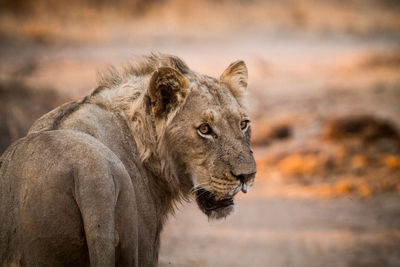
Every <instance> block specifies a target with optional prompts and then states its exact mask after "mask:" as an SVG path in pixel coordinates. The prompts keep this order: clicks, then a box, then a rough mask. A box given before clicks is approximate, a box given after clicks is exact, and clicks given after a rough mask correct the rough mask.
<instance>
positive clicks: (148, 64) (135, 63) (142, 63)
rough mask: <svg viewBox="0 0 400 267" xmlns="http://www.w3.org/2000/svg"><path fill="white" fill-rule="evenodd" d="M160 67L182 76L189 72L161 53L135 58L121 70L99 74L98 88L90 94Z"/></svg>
mask: <svg viewBox="0 0 400 267" xmlns="http://www.w3.org/2000/svg"><path fill="white" fill-rule="evenodd" d="M160 67H171V68H174V69H176V70H178V71H180V72H181V73H182V74H188V73H189V72H190V69H189V67H188V66H187V65H186V63H185V62H184V61H183V60H182V59H180V58H178V57H176V56H172V55H166V54H161V53H151V54H150V55H148V56H137V57H135V58H134V59H133V60H132V62H131V63H129V64H128V65H126V66H125V67H123V68H122V69H118V68H116V67H114V66H110V67H108V69H107V70H106V71H105V72H103V73H100V74H99V79H98V83H97V84H98V87H97V88H96V89H95V90H94V91H93V92H92V95H95V94H97V93H99V92H100V91H102V90H103V89H105V88H109V89H111V88H113V87H116V86H118V85H120V84H122V83H123V82H124V81H126V80H127V79H129V78H130V77H132V76H144V75H148V74H151V73H153V72H154V71H155V70H156V69H158V68H160Z"/></svg>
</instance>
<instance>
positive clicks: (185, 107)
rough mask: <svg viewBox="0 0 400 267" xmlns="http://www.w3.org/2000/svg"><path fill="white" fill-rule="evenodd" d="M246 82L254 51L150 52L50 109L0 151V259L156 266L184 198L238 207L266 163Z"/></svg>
mask: <svg viewBox="0 0 400 267" xmlns="http://www.w3.org/2000/svg"><path fill="white" fill-rule="evenodd" d="M246 87H247V68H246V65H245V64H244V62H243V61H237V62H234V63H232V64H231V65H230V66H229V67H228V68H227V69H226V70H225V72H224V73H223V74H222V75H221V77H220V79H214V78H211V77H208V76H205V75H201V74H199V73H196V72H194V71H192V70H190V69H189V68H188V67H187V65H186V64H185V63H184V62H183V61H182V60H180V59H179V58H177V57H174V56H166V55H151V56H148V57H143V58H142V59H140V60H138V62H137V63H136V64H135V65H131V66H130V67H129V68H127V69H126V70H125V71H124V72H118V71H115V70H111V71H110V73H109V74H108V75H105V76H103V78H102V79H101V80H100V82H99V86H98V87H97V89H95V90H94V91H93V92H92V94H91V95H89V96H87V97H85V98H84V99H82V100H80V101H76V102H70V103H67V104H64V105H62V106H60V107H58V108H56V109H55V110H53V111H51V112H49V113H47V114H46V115H44V116H43V117H41V118H40V119H39V120H37V121H36V122H35V123H34V125H33V126H32V128H31V129H30V131H29V133H28V135H27V136H26V137H24V138H22V139H20V140H18V141H17V142H15V143H14V144H13V145H11V146H10V147H9V148H8V149H7V150H6V151H5V153H4V154H3V155H2V157H1V158H0V164H1V169H0V218H1V225H0V237H1V238H0V260H1V265H5V266H9V265H23V266H38V265H40V266H42V265H43V266H64V265H68V266H81V265H88V264H89V263H90V265H93V266H113V265H119V266H155V265H156V264H157V258H158V249H159V236H160V231H161V229H162V226H163V223H164V222H165V220H166V217H167V214H168V213H169V212H171V210H172V208H173V205H174V202H175V201H177V200H180V199H186V198H188V197H189V196H190V195H191V194H193V195H195V196H196V200H197V203H198V205H199V207H200V209H201V210H202V211H203V212H204V213H205V214H206V215H207V216H209V217H210V218H217V219H218V218H223V217H225V216H227V215H228V214H229V213H231V211H232V210H233V205H234V202H233V197H234V196H235V194H236V193H238V192H239V191H240V190H241V191H243V192H247V191H248V190H249V188H250V187H251V185H252V184H253V181H254V176H255V172H256V165H255V161H254V158H253V156H252V152H251V150H250V146H249V140H250V124H249V117H248V115H247V113H246V109H245V106H244V95H245V91H246Z"/></svg>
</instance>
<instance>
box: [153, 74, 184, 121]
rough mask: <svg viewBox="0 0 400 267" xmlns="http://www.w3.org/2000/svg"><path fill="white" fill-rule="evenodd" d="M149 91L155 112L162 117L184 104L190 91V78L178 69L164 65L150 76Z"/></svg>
mask: <svg viewBox="0 0 400 267" xmlns="http://www.w3.org/2000/svg"><path fill="white" fill-rule="evenodd" d="M148 93H149V97H150V101H151V106H152V110H153V113H154V115H155V116H156V117H162V116H165V115H167V114H168V113H170V112H171V111H173V110H175V109H176V108H177V107H179V106H180V105H182V104H183V102H184V101H185V99H186V97H187V95H188V93H189V86H188V80H187V79H186V78H185V77H184V76H183V75H182V74H181V73H180V72H179V71H177V70H175V69H173V68H168V67H162V68H159V69H158V70H156V71H155V72H154V73H153V75H152V76H151V78H150V83H149V88H148Z"/></svg>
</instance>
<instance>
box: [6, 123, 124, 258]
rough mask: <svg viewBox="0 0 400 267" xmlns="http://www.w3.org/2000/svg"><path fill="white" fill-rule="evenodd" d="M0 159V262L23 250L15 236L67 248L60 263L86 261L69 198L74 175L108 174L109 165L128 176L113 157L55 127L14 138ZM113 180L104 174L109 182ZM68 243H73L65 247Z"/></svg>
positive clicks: (99, 146) (75, 211)
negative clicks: (65, 254) (66, 253)
mask: <svg viewBox="0 0 400 267" xmlns="http://www.w3.org/2000/svg"><path fill="white" fill-rule="evenodd" d="M1 161H2V165H1V168H0V217H1V218H2V223H1V225H0V237H1V238H0V252H1V253H0V254H1V255H0V262H2V263H7V262H8V263H12V262H14V261H15V259H18V258H19V257H21V256H19V255H14V254H13V253H15V252H18V253H22V254H23V253H24V252H23V251H24V249H25V248H24V244H22V243H21V242H20V241H18V240H24V243H27V242H28V243H29V242H31V243H30V244H31V245H30V246H34V247H37V248H40V247H43V246H44V244H46V246H48V244H57V247H54V248H52V251H57V250H65V251H70V256H69V257H70V259H65V262H67V261H71V263H79V262H80V261H81V260H82V259H83V261H86V260H87V258H85V257H86V256H87V255H86V256H84V257H83V258H82V254H81V252H82V251H83V250H82V248H84V246H85V237H84V233H83V231H82V229H83V222H82V219H81V215H80V211H79V207H78V206H77V202H76V200H75V199H74V195H75V192H74V188H75V186H76V184H75V182H76V181H75V180H74V179H75V177H76V175H78V174H79V173H80V172H81V171H82V170H84V171H86V172H87V171H89V173H90V170H92V172H93V177H95V174H96V173H108V171H109V170H110V169H112V170H113V173H114V175H115V177H121V176H123V177H124V178H125V180H128V178H129V176H128V174H127V173H126V170H125V169H124V166H123V164H122V163H121V162H120V160H119V159H118V157H116V155H115V154H114V153H113V152H112V151H111V150H110V149H108V148H107V147H106V146H105V145H103V144H102V143H101V142H99V141H98V140H97V139H95V138H93V137H92V136H89V135H87V134H84V133H81V132H78V131H72V130H55V131H42V132H37V133H33V134H30V135H29V136H27V137H25V138H22V139H20V140H18V141H17V142H16V143H14V144H13V145H11V146H10V147H9V149H7V150H6V152H5V153H4V154H3V156H2V158H1ZM116 170H117V171H116ZM115 173H118V175H116V174H115ZM113 179H114V178H113V177H110V178H109V180H110V182H111V183H113V182H114V180H113ZM93 186H96V182H95V181H93ZM97 201H103V200H102V199H101V198H99V199H98V200H97ZM22 236H23V238H22ZM30 236H42V237H43V236H48V237H49V238H53V239H54V238H55V237H57V238H56V239H57V240H58V241H60V242H58V241H57V242H47V241H46V240H42V239H37V240H36V239H35V240H30V239H29V237H30ZM56 239H55V240H56ZM61 241H64V242H61ZM35 242H36V243H35ZM62 244H65V247H61V246H64V245H62ZM68 244H74V246H71V247H67V246H69V245H68ZM58 246H60V247H58ZM31 249H33V248H31ZM49 250H51V248H49ZM84 251H85V250H84ZM10 253H11V254H10ZM60 260H62V259H61V258H60Z"/></svg>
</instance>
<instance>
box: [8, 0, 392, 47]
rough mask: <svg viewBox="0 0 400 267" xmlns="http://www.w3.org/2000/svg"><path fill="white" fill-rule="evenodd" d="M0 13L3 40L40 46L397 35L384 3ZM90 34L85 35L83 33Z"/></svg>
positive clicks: (86, 7)
mask: <svg viewBox="0 0 400 267" xmlns="http://www.w3.org/2000/svg"><path fill="white" fill-rule="evenodd" d="M8 2H9V6H7V5H5V6H4V7H3V8H2V11H3V12H0V33H1V35H2V36H3V37H8V38H19V39H20V38H24V39H27V40H33V41H37V42H76V43H82V42H83V43H85V42H99V41H101V42H105V41H106V42H118V41H119V40H120V38H121V36H119V34H118V32H126V31H127V29H131V31H132V32H134V33H135V36H124V37H125V38H127V39H128V40H131V41H132V42H134V41H135V40H137V39H140V38H149V37H153V38H160V37H163V36H165V34H166V33H168V34H171V35H173V36H177V37H179V38H194V39H196V38H207V37H209V38H210V37H211V38H221V39H225V38H230V37H233V36H236V35H238V34H241V35H243V34H251V33H254V32H265V33H270V34H271V33H277V32H282V31H283V32H288V31H295V32H296V31H297V32H306V33H310V34H327V33H347V34H352V35H354V34H355V35H361V36H374V35H389V34H391V35H393V34H394V35H398V34H399V33H400V23H399V21H398V11H399V10H400V9H399V6H400V5H388V4H385V3H384V2H382V1H376V0H369V1H358V0H352V1H347V2H342V1H334V0H330V1H310V0H300V1H295V0H288V1H228V0H225V1H212V0H207V1H184V0H169V1H163V2H159V1H148V2H147V1H138V0H137V1H118V2H116V3H114V2H109V1H100V2H96V3H97V4H93V3H94V2H92V1H71V2H70V3H69V4H68V5H65V4H62V2H58V1H48V0H40V1H35V2H33V1H25V2H24V1H18V2H20V5H15V6H14V5H13V4H10V3H13V1H6V2H5V3H8ZM88 29H89V30H88Z"/></svg>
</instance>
